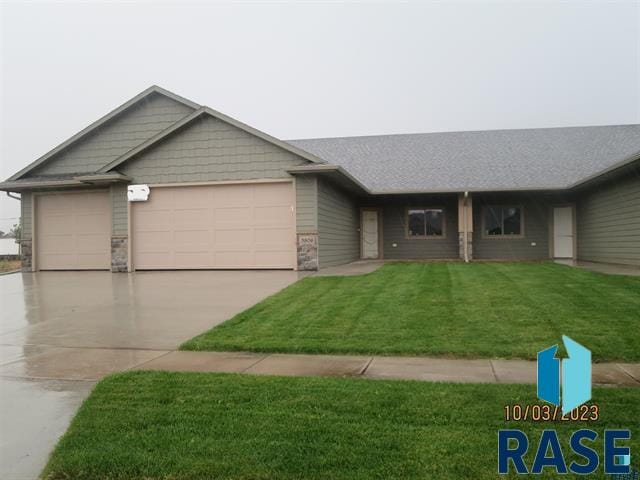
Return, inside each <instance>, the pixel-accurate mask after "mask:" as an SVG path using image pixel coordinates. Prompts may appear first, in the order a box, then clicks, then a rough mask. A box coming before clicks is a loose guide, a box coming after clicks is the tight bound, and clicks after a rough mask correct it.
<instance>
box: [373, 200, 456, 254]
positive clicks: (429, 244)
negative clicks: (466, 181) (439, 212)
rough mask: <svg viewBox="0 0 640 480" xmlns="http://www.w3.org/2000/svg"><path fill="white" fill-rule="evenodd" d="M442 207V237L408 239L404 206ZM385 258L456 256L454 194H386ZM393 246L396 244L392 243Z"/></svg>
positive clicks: (383, 224)
mask: <svg viewBox="0 0 640 480" xmlns="http://www.w3.org/2000/svg"><path fill="white" fill-rule="evenodd" d="M412 207H415V208H418V207H422V208H427V207H433V208H444V215H445V225H444V230H445V236H444V237H443V238H428V239H418V238H407V208H412ZM382 231H383V240H382V241H383V252H384V258H386V259H392V260H407V259H454V258H458V203H457V197H456V196H455V195H442V196H410V197H399V198H397V199H396V198H393V197H388V200H386V201H385V203H384V206H383V214H382ZM394 244H395V245H396V246H395V247H394V246H393V245H394Z"/></svg>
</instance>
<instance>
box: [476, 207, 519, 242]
mask: <svg viewBox="0 0 640 480" xmlns="http://www.w3.org/2000/svg"><path fill="white" fill-rule="evenodd" d="M484 234H485V235H486V236H489V237H498V236H502V237H508V236H514V235H522V207H513V206H509V207H486V208H485V210H484Z"/></svg>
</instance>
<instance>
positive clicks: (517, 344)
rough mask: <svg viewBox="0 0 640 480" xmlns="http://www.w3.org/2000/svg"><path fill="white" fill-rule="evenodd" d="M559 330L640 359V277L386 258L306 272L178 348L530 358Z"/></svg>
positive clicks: (601, 351) (601, 352)
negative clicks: (370, 266)
mask: <svg viewBox="0 0 640 480" xmlns="http://www.w3.org/2000/svg"><path fill="white" fill-rule="evenodd" d="M562 334H565V335H569V336H570V337H572V338H573V339H574V340H576V341H578V342H581V343H583V344H584V345H585V346H586V347H587V348H589V349H591V350H592V353H593V359H594V360H596V361H606V360H626V361H638V360H640V277H624V276H616V275H604V274H599V273H594V272H590V271H586V270H581V269H577V268H570V267H566V266H563V265H557V264H554V263H473V264H463V263H394V264H387V265H385V266H384V267H382V268H381V269H380V270H378V271H376V272H374V273H371V274H369V275H362V276H356V277H310V278H305V279H303V280H301V281H299V282H298V283H296V284H294V285H292V286H290V287H289V288H286V289H285V290H283V291H281V292H280V293H278V294H276V295H274V296H272V297H270V298H268V299H266V300H265V301H263V302H261V303H259V304H257V305H255V306H253V307H252V308H250V309H248V310H246V311H244V312H242V313H240V314H238V315H237V316H235V317H234V318H232V319H231V320H229V321H227V322H225V323H224V324H222V325H220V326H218V327H216V328H214V329H212V330H210V331H208V332H206V333H204V334H202V335H200V336H198V337H196V338H194V339H192V340H190V341H188V342H186V343H185V344H184V345H182V347H181V348H183V349H186V350H251V351H264V352H308V353H367V354H373V353H376V354H399V355H443V356H456V357H506V358H510V357H516V358H529V359H533V358H535V355H536V352H538V351H539V350H542V349H543V348H545V347H547V346H549V345H551V344H554V343H558V342H560V337H561V335H562ZM560 343H561V342H560Z"/></svg>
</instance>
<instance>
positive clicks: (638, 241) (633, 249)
mask: <svg viewBox="0 0 640 480" xmlns="http://www.w3.org/2000/svg"><path fill="white" fill-rule="evenodd" d="M576 217H577V229H578V237H577V243H578V259H579V260H587V261H592V262H606V263H621V264H629V265H640V176H638V173H636V175H635V176H631V177H629V178H626V179H619V180H614V181H612V182H609V183H607V184H605V185H601V186H598V187H595V188H593V189H592V190H590V191H588V192H586V193H584V194H583V195H581V196H580V197H579V198H578V203H577V214H576Z"/></svg>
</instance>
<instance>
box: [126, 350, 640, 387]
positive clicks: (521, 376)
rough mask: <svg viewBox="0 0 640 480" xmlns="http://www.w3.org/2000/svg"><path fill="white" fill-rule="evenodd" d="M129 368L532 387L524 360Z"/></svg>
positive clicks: (165, 360)
mask: <svg viewBox="0 0 640 480" xmlns="http://www.w3.org/2000/svg"><path fill="white" fill-rule="evenodd" d="M134 369H136V370H164V371H188V372H227V373H248V374H260V375H289V376H339V377H363V378H382V379H395V380H425V381H443V382H461V383H468V382H474V383H475V382H477V383H536V362H531V361H525V360H489V359H487V360H462V359H446V358H426V357H379V356H351V355H293V354H261V353H246V352H180V351H172V352H167V353H166V354H164V355H161V356H158V357H156V358H154V359H152V360H150V361H148V362H145V363H142V364H140V365H137V366H136V367H134ZM592 378H593V383H595V384H602V385H620V386H633V387H640V364H630V363H599V364H594V365H593V373H592Z"/></svg>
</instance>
